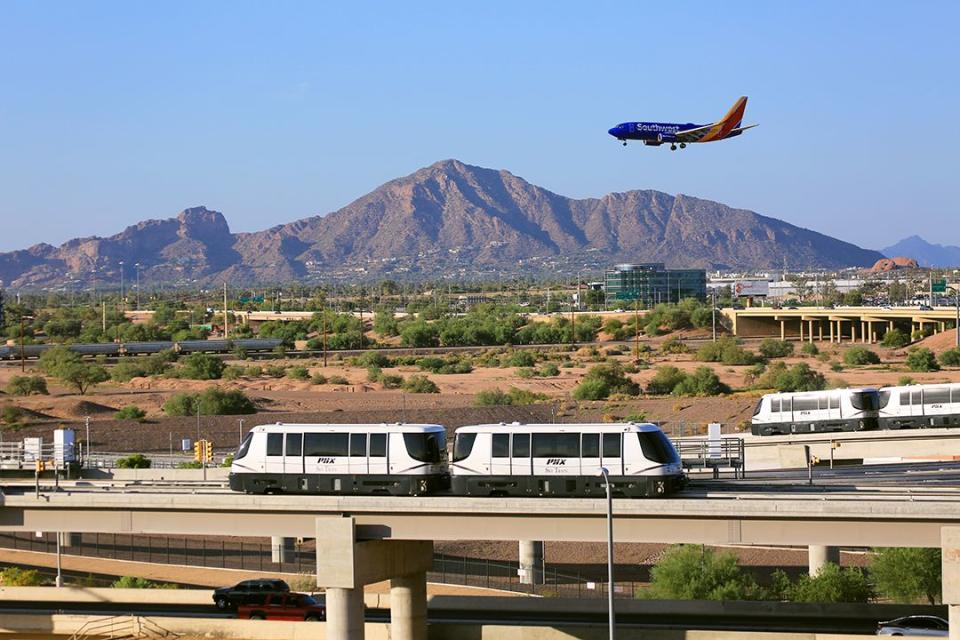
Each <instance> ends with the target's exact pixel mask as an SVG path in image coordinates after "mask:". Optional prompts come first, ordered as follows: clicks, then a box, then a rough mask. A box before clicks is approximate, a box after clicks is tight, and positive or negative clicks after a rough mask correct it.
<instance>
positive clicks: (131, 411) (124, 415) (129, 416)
mask: <svg viewBox="0 0 960 640" xmlns="http://www.w3.org/2000/svg"><path fill="white" fill-rule="evenodd" d="M114 417H115V418H116V419H117V420H136V421H137V422H142V421H143V419H144V418H146V417H147V412H146V411H144V410H143V409H141V408H140V407H138V406H136V405H133V404H131V405H127V406H126V407H124V408H122V409H120V410H119V411H117V413H116V415H115V416H114Z"/></svg>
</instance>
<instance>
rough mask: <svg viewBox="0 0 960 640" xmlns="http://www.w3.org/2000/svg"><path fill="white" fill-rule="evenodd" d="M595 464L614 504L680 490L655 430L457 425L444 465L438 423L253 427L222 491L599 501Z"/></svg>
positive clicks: (666, 444) (677, 469)
mask: <svg viewBox="0 0 960 640" xmlns="http://www.w3.org/2000/svg"><path fill="white" fill-rule="evenodd" d="M601 467H603V468H605V469H606V470H607V472H608V476H609V478H610V485H611V492H612V494H613V495H616V496H619V497H631V498H632V497H661V496H666V495H670V494H671V493H674V492H675V491H678V490H679V489H681V488H682V487H683V486H684V485H685V484H686V476H685V475H684V473H683V466H682V464H681V462H680V456H679V454H678V453H677V450H676V449H675V448H674V446H673V444H672V443H671V442H670V440H669V439H668V438H667V437H666V435H664V434H663V432H662V431H661V430H660V428H659V427H657V426H656V425H653V424H639V423H622V424H608V423H604V424H531V425H526V424H519V423H512V424H502V423H501V424H488V425H474V426H466V427H460V428H459V429H457V430H456V432H455V434H454V444H453V456H452V459H451V458H450V457H449V456H448V452H447V438H446V429H445V427H443V426H442V425H436V424H403V423H394V424H285V423H276V424H270V425H260V426H257V427H254V428H253V429H251V430H250V432H249V433H248V434H247V435H246V437H245V438H244V440H243V442H242V443H241V444H240V447H239V449H237V452H236V454H235V455H234V459H233V462H232V465H231V468H230V475H229V479H230V488H231V489H232V490H234V491H238V492H244V493H251V494H275V493H285V494H287V493H292V494H326V495H393V496H427V495H436V494H452V495H457V496H493V497H498V496H529V497H599V496H603V495H605V491H606V488H605V486H604V481H603V479H602V476H601V475H600V474H601Z"/></svg>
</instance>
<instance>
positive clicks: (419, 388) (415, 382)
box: [403, 374, 440, 393]
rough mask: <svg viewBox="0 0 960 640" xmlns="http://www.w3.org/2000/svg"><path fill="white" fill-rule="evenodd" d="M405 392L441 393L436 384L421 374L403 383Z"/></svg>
mask: <svg viewBox="0 0 960 640" xmlns="http://www.w3.org/2000/svg"><path fill="white" fill-rule="evenodd" d="M403 390H404V391H405V392H407V393H440V389H439V388H438V387H437V385H436V383H435V382H434V381H433V380H431V379H430V378H428V377H427V376H422V375H420V374H414V375H412V376H410V377H409V378H407V379H406V380H404V381H403Z"/></svg>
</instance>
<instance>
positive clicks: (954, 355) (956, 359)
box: [940, 347, 960, 367]
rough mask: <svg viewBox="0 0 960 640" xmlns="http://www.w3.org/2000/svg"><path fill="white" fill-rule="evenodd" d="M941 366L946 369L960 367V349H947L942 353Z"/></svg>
mask: <svg viewBox="0 0 960 640" xmlns="http://www.w3.org/2000/svg"><path fill="white" fill-rule="evenodd" d="M940 364H942V365H943V366H945V367H960V347H957V348H955V349H947V350H946V351H944V352H943V353H941V354H940Z"/></svg>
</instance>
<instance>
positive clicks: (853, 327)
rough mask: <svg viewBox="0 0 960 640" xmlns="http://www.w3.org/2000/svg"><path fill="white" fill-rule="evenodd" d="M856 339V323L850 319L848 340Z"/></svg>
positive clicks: (853, 340)
mask: <svg viewBox="0 0 960 640" xmlns="http://www.w3.org/2000/svg"><path fill="white" fill-rule="evenodd" d="M856 341H857V323H856V322H855V321H853V320H851V321H850V342H856Z"/></svg>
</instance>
